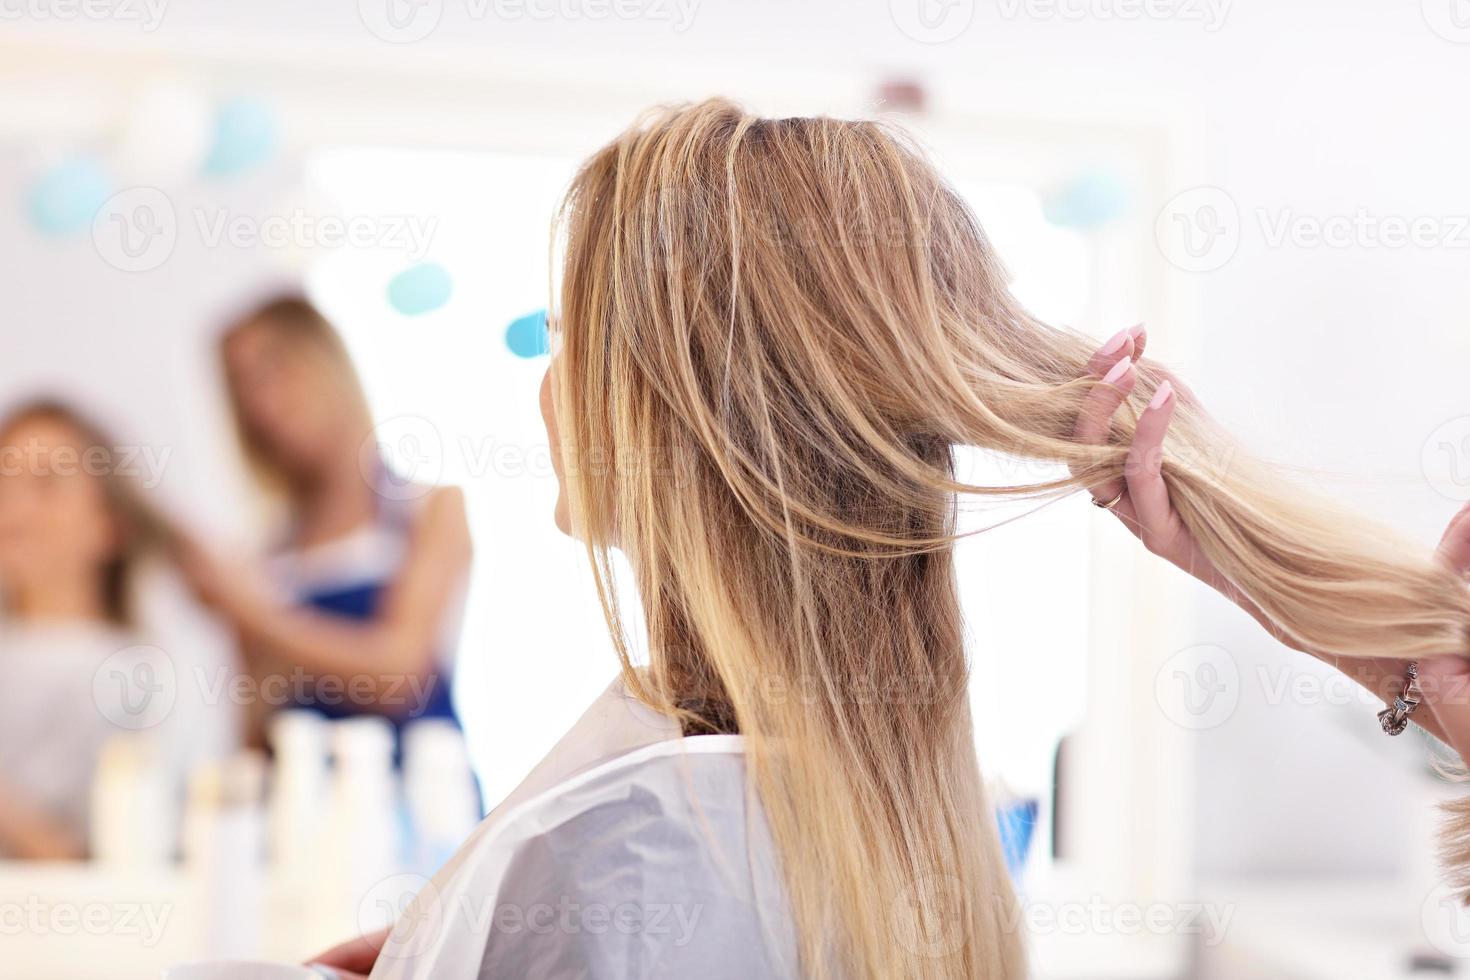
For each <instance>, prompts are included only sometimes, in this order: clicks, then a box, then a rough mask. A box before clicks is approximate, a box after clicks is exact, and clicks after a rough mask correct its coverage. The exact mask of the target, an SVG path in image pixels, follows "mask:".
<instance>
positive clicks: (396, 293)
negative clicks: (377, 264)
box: [388, 262, 454, 316]
mask: <svg viewBox="0 0 1470 980" xmlns="http://www.w3.org/2000/svg"><path fill="white" fill-rule="evenodd" d="M453 293H454V280H453V279H451V278H450V277H449V271H448V270H447V269H445V268H444V267H443V266H442V265H439V264H438V263H436V262H425V263H424V264H422V265H416V266H413V267H412V268H410V269H404V270H403V271H402V272H400V273H398V275H396V276H394V277H393V279H392V280H391V281H390V282H389V283H388V302H389V304H390V305H392V307H393V308H394V309H395V310H397V311H398V312H399V313H402V314H403V315H404V316H420V315H421V314H424V313H432V312H433V311H434V310H437V309H438V308H439V307H441V306H443V305H444V304H445V303H447V302H449V297H450V296H451V295H452V294H453Z"/></svg>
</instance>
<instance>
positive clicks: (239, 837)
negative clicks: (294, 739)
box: [184, 751, 265, 959]
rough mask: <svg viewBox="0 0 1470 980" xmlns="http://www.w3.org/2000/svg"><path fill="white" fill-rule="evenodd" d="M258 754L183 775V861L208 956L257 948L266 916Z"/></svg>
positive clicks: (255, 952)
mask: <svg viewBox="0 0 1470 980" xmlns="http://www.w3.org/2000/svg"><path fill="white" fill-rule="evenodd" d="M264 787H265V758H264V756H263V755H261V754H260V753H259V752H254V751H246V752H239V753H236V754H235V755H232V756H230V757H229V758H227V759H225V760H223V761H219V762H215V761H211V762H206V763H204V764H202V765H201V766H199V767H198V768H197V769H196V770H195V771H194V773H193V775H192V777H191V778H190V780H189V802H188V806H187V809H186V811H185V817H184V862H185V868H186V869H187V872H188V874H189V878H190V885H191V888H192V890H193V894H194V895H195V900H196V901H197V903H198V908H199V909H200V918H201V921H203V922H204V923H205V939H204V947H205V951H206V955H207V956H209V957H210V958H217V959H229V958H250V957H255V956H259V955H260V953H261V950H262V945H263V938H264V936H263V933H264V928H263V927H264V916H265V868H264V859H265V808H264V804H263V795H264Z"/></svg>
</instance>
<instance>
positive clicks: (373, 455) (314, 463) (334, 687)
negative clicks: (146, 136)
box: [182, 296, 470, 737]
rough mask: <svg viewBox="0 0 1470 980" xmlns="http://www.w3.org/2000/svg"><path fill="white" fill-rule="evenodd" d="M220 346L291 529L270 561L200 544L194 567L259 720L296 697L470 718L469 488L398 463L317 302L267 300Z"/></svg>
mask: <svg viewBox="0 0 1470 980" xmlns="http://www.w3.org/2000/svg"><path fill="white" fill-rule="evenodd" d="M221 354H222V360H223V364H224V374H225V383H226V388H227V391H228V394H229V399H230V404H231V408H232V409H233V413H234V420H235V424H236V427H237V430H238V432H239V435H240V440H241V444H242V447H243V449H244V452H245V454H246V456H247V458H248V460H249V462H250V463H251V466H252V469H253V470H254V471H255V473H256V475H257V477H258V478H259V482H260V484H261V487H262V490H263V491H265V492H266V493H267V494H268V495H269V496H270V498H271V499H272V500H274V501H275V502H276V503H278V504H279V509H280V517H281V525H282V531H281V533H280V535H279V539H278V546H277V547H276V548H275V549H274V550H273V553H272V555H271V557H270V559H269V560H268V561H267V562H266V563H264V564H263V565H256V566H250V565H246V566H243V567H242V566H238V565H231V564H227V563H224V562H221V561H220V560H219V558H218V557H217V556H216V555H213V554H211V553H209V552H208V551H207V550H206V549H204V548H200V547H198V546H197V545H191V546H187V547H186V548H185V549H184V554H183V556H182V565H183V566H184V568H185V570H186V572H187V573H188V575H189V577H190V578H191V580H192V581H193V583H194V587H195V589H196V591H197V592H198V593H199V594H200V596H201V597H203V598H204V600H205V601H206V602H207V603H208V604H209V605H211V606H212V607H213V608H214V609H215V610H216V611H217V612H219V613H220V614H221V615H223V616H224V617H225V618H226V619H227V620H228V621H230V622H231V623H232V624H233V625H234V627H235V628H236V630H237V631H238V632H239V634H240V637H241V646H242V648H243V650H244V651H245V653H246V657H247V661H248V662H249V663H250V664H251V673H252V674H253V675H254V679H255V681H256V683H257V684H258V685H259V686H258V692H259V697H257V698H256V699H255V705H256V707H257V708H258V709H261V710H257V711H256V712H255V714H256V716H257V717H256V720H257V721H258V722H263V721H264V720H265V719H264V717H263V716H264V715H265V714H267V713H269V712H270V711H271V710H274V709H276V708H280V707H299V708H307V709H311V710H314V711H317V712H319V713H321V714H323V715H326V716H328V717H330V718H345V717H350V716H354V715H364V714H371V715H378V716H382V717H384V718H386V719H387V720H388V721H389V722H391V723H392V725H393V727H394V728H395V729H397V730H399V732H400V733H401V730H402V728H403V727H404V726H405V725H406V724H408V723H409V722H412V721H415V720H418V719H424V718H438V719H446V720H449V721H454V722H455V723H456V724H457V719H456V717H455V711H454V705H453V699H452V696H451V693H452V692H451V672H452V668H453V664H452V659H453V653H454V648H455V644H456V640H457V637H458V632H459V625H460V614H461V606H462V599H463V593H464V587H465V583H466V578H467V575H468V570H469V565H470V535H469V527H468V524H467V521H466V518H465V505H464V497H463V494H462V493H461V492H460V490H459V489H458V488H456V487H431V486H427V485H423V484H417V483H413V482H411V481H406V480H404V479H402V478H400V477H399V476H397V475H396V474H393V473H391V472H390V471H389V470H388V469H387V467H386V466H385V465H384V464H383V461H382V459H381V457H380V455H379V453H378V450H377V444H376V442H375V440H374V431H373V423H372V419H371V415H370V414H369V411H368V406H367V400H366V398H365V396H364V394H363V390H362V386H361V384H360V382H359V380H358V378H357V374H356V371H355V370H354V368H353V366H352V362H351V359H350V357H349V356H348V353H347V348H346V346H345V345H344V344H343V342H342V339H341V338H340V336H338V334H337V332H336V331H335V330H334V329H333V327H332V326H331V324H330V323H328V322H327V320H326V319H325V318H324V317H323V316H322V315H321V314H320V313H319V312H318V311H317V310H316V309H315V307H313V306H312V305H311V304H310V303H309V302H308V301H307V300H305V299H303V298H300V297H296V296H286V297H282V298H278V299H274V300H272V301H270V302H267V303H266V304H264V305H263V306H260V307H259V308H258V309H256V310H254V311H253V312H251V313H250V314H248V315H247V316H245V317H244V318H243V319H241V320H240V321H238V322H237V323H236V324H235V325H233V326H232V327H231V328H230V329H229V330H228V331H227V332H226V334H225V336H224V338H223V340H222V342H221ZM259 731H260V729H259V727H258V726H257V727H256V729H255V733H254V734H255V735H256V736H257V737H258V735H259Z"/></svg>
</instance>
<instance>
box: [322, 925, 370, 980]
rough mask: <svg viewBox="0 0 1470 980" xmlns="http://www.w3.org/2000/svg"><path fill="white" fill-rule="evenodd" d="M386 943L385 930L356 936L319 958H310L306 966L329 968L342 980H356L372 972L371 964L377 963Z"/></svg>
mask: <svg viewBox="0 0 1470 980" xmlns="http://www.w3.org/2000/svg"><path fill="white" fill-rule="evenodd" d="M387 941H388V930H387V929H384V930H382V931H381V932H374V933H369V934H367V935H365V936H358V937H357V938H356V939H349V940H348V941H347V942H345V943H342V944H341V945H340V946H333V947H332V948H331V949H329V950H327V951H326V952H325V953H322V954H321V955H320V956H314V957H312V958H311V959H310V960H308V961H307V965H308V966H325V967H330V968H331V970H332V972H333V973H334V974H335V975H336V976H338V977H341V978H342V980H356V978H358V977H365V976H367V974H369V973H371V972H372V970H373V964H374V963H376V962H377V961H378V952H379V951H380V950H381V949H382V948H383V944H384V943H386V942H387Z"/></svg>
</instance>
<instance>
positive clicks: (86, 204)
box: [27, 156, 112, 236]
mask: <svg viewBox="0 0 1470 980" xmlns="http://www.w3.org/2000/svg"><path fill="white" fill-rule="evenodd" d="M111 196H112V181H111V180H110V179H109V178H108V176H107V171H106V170H104V169H103V168H102V164H101V163H99V162H98V161H97V160H95V159H93V158H92V157H87V156H78V157H72V158H71V159H69V160H66V161H63V162H62V163H60V164H57V165H56V166H55V167H52V168H51V169H50V170H48V171H46V172H45V173H43V174H41V175H40V176H39V177H37V178H36V182H35V183H34V184H32V185H31V189H30V194H29V199H28V202H27V204H28V207H27V210H28V212H29V214H30V219H31V224H32V225H34V226H35V228H36V230H37V231H39V232H41V233H42V234H44V235H51V236H61V235H70V234H74V233H76V232H79V231H83V230H85V229H87V228H90V227H91V226H92V219H93V218H95V217H96V216H97V212H98V211H99V210H101V208H102V205H104V204H106V203H107V199H108V198H109V197H111Z"/></svg>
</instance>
